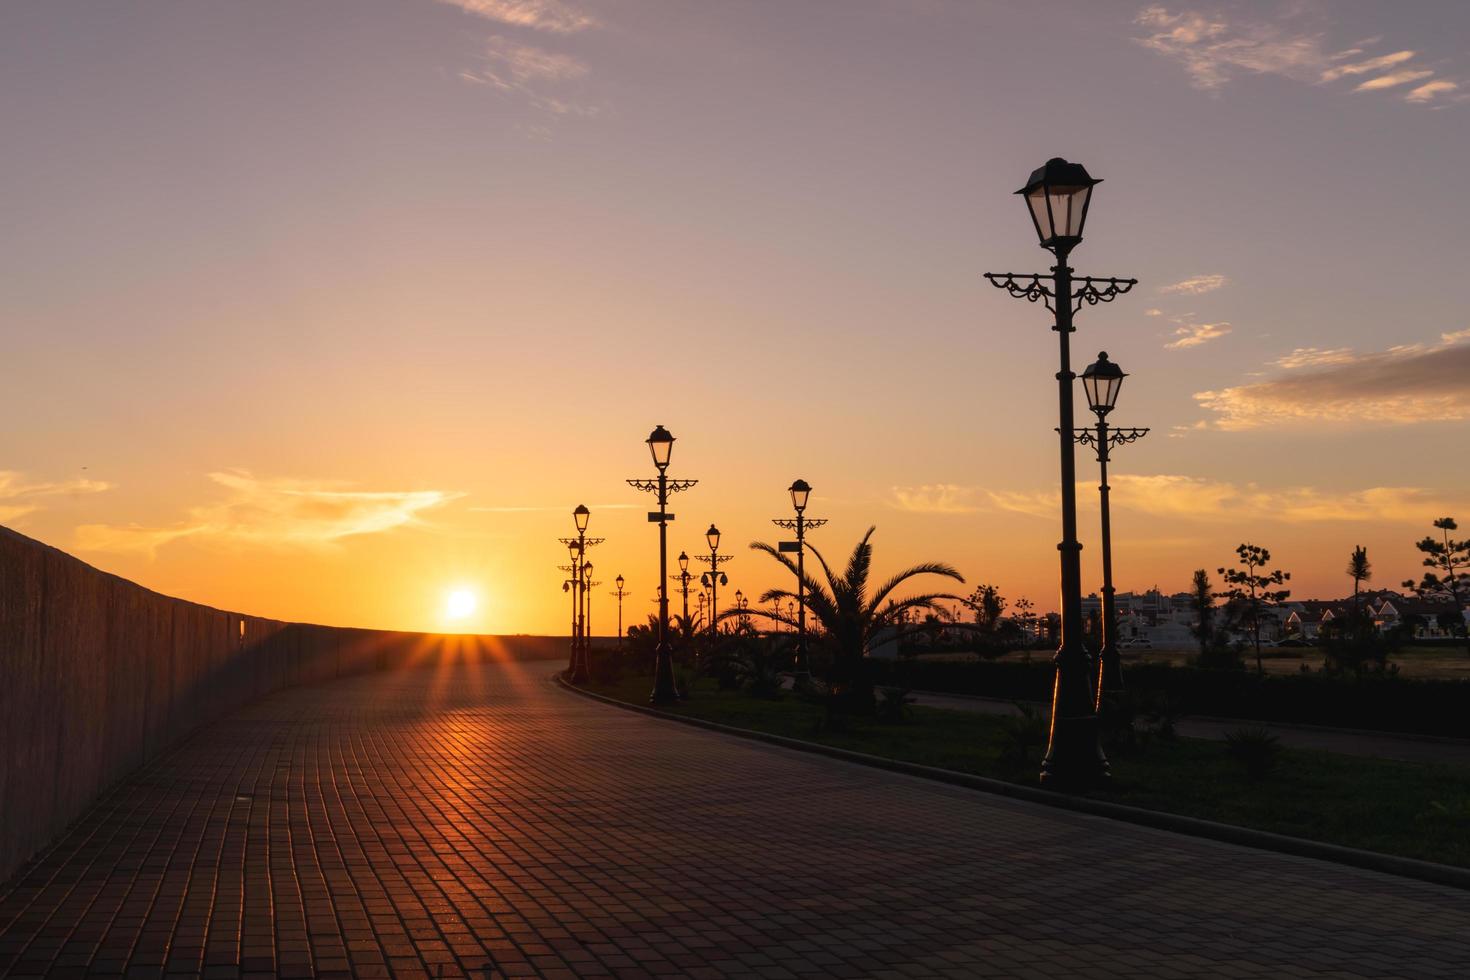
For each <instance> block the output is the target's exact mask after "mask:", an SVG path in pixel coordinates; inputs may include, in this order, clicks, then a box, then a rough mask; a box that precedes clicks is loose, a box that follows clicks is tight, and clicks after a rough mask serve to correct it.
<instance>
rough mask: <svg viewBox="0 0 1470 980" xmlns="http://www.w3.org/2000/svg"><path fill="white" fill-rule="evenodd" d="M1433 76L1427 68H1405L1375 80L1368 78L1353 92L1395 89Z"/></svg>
mask: <svg viewBox="0 0 1470 980" xmlns="http://www.w3.org/2000/svg"><path fill="white" fill-rule="evenodd" d="M1433 74H1434V72H1432V71H1429V70H1428V69H1427V68H1419V69H1415V68H1406V69H1404V70H1403V71H1396V72H1392V73H1390V74H1387V75H1379V76H1378V77H1377V78H1370V79H1368V80H1367V81H1366V82H1362V83H1360V84H1359V85H1358V87H1357V88H1355V89H1353V91H1354V92H1377V91H1378V90H1380V89H1385V88H1396V87H1398V86H1400V85H1407V84H1409V83H1410V82H1417V81H1419V79H1421V78H1428V77H1429V76H1430V75H1433Z"/></svg>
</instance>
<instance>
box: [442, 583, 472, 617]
mask: <svg viewBox="0 0 1470 980" xmlns="http://www.w3.org/2000/svg"><path fill="white" fill-rule="evenodd" d="M474 611H475V594H474V593H473V592H471V591H470V590H469V589H455V590H454V591H453V592H451V593H449V595H447V596H445V597H444V615H445V616H446V617H447V618H449V619H464V618H465V617H466V616H468V615H469V614H470V613H472V612H474Z"/></svg>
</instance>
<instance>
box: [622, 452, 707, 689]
mask: <svg viewBox="0 0 1470 980" xmlns="http://www.w3.org/2000/svg"><path fill="white" fill-rule="evenodd" d="M646 442H647V444H648V452H649V455H651V456H652V457H653V465H654V466H655V467H656V468H657V469H658V478H657V479H654V480H629V481H628V485H629V486H630V487H633V488H635V489H637V490H643V491H645V492H647V493H653V494H656V495H657V500H658V510H656V511H650V512H649V515H648V522H649V523H650V524H657V525H658V580H659V583H660V584H659V588H658V648H657V653H656V654H655V661H654V675H653V693H652V694H651V695H649V701H650V702H651V703H653V704H673V703H674V702H676V701H678V700H679V688H678V686H677V685H676V684H675V683H674V654H673V648H672V647H670V646H669V593H668V590H667V589H665V588H664V587H663V584H662V583H664V582H667V581H668V580H669V521H672V520H673V519H674V515H673V514H670V513H669V494H671V493H678V492H679V491H681V490H688V489H689V488H690V487H692V486H694V485H695V484H697V483H698V482H699V481H698V480H670V479H669V476H668V469H669V459H670V458H671V457H672V456H673V454H674V437H673V436H672V435H670V434H669V431H668V430H667V429H665V428H664V427H663V426H661V425H660V426H656V427H655V428H654V430H653V432H651V433H650V434H649V436H648V439H647V440H646Z"/></svg>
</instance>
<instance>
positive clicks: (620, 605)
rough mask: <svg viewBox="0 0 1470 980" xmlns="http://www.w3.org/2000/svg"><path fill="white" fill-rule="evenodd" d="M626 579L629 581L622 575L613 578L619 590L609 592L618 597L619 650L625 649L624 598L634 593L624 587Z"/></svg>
mask: <svg viewBox="0 0 1470 980" xmlns="http://www.w3.org/2000/svg"><path fill="white" fill-rule="evenodd" d="M626 581H627V580H626V579H624V578H623V577H622V576H621V575H619V576H618V577H617V578H615V579H613V584H614V585H616V586H617V587H618V590H617V591H616V592H609V593H608V595H610V596H615V597H617V600H618V649H619V650H622V649H623V599H625V598H627V597H628V596H630V595H632V593H631V592H629V591H628V590H626V589H624V588H623V585H624V584H625V583H626Z"/></svg>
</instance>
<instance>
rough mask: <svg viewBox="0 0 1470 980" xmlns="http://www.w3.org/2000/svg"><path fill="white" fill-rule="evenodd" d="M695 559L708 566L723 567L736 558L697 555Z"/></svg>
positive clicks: (730, 556) (731, 556)
mask: <svg viewBox="0 0 1470 980" xmlns="http://www.w3.org/2000/svg"><path fill="white" fill-rule="evenodd" d="M694 557H696V558H698V559H699V560H700V561H702V562H704V563H706V564H711V565H714V566H715V567H718V566H720V565H723V564H725V562H727V561H732V560H733V559H734V558H735V556H734V555H695V556H694Z"/></svg>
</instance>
